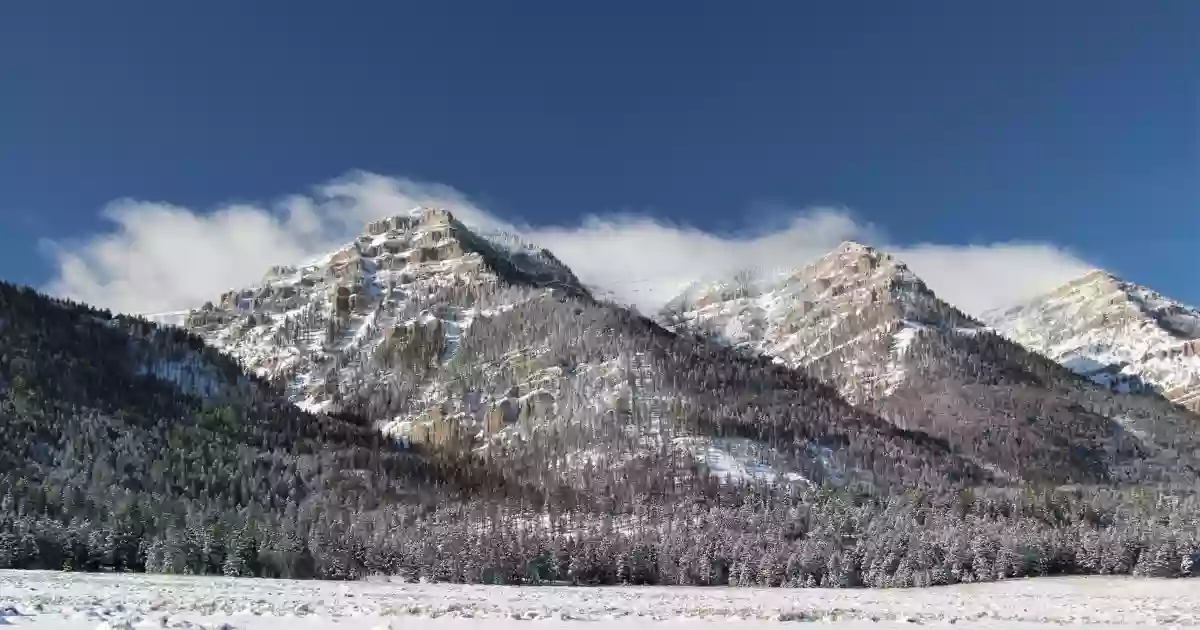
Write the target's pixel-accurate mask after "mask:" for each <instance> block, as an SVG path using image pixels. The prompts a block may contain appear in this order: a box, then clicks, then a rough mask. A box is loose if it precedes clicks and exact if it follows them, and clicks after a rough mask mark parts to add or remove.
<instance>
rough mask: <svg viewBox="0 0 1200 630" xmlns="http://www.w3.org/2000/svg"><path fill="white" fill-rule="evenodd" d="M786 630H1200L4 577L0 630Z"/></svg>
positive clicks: (1141, 590)
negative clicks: (786, 629) (721, 628)
mask: <svg viewBox="0 0 1200 630" xmlns="http://www.w3.org/2000/svg"><path fill="white" fill-rule="evenodd" d="M795 622H816V623H820V624H822V625H832V626H837V627H838V628H840V629H842V630H851V629H853V630H858V629H862V628H873V629H876V630H885V629H891V628H902V627H904V628H907V627H911V626H913V625H942V626H949V625H951V624H953V625H955V626H959V627H966V628H974V629H979V630H983V629H991V628H1028V629H1030V630H1034V629H1036V628H1044V627H1046V626H1047V625H1072V626H1086V627H1105V628H1132V627H1139V626H1151V625H1153V626H1162V627H1200V580H1173V581H1158V580H1143V579H1133V578H1040V579H1034V580H1018V581H1009V582H1000V583H991V584H976V585H964V586H956V587H946V588H932V589H920V590H907V589H905V590H899V589H898V590H825V589H806V590H784V589H772V590H764V589H738V588H667V587H645V588H639V587H623V588H570V587H524V588H520V587H487V586H460V585H432V584H404V583H401V582H397V581H389V580H387V579H386V578H381V579H376V580H368V581H363V582H357V583H342V582H292V581H285V580H258V579H229V578H209V577H182V576H164V575H111V574H78V573H55V572H40V571H0V625H3V626H11V630H23V629H24V628H28V629H29V630H36V629H42V630H141V629H145V630H149V629H150V628H179V629H183V630H201V629H204V630H231V629H236V630H324V629H327V628H345V629H346V630H359V629H361V630H400V629H401V628H418V629H419V628H432V629H441V630H452V629H455V628H463V629H465V628H476V627H480V626H484V627H487V628H491V629H493V630H500V629H501V628H503V629H504V630H511V629H512V628H514V627H515V628H521V627H528V626H529V624H533V626H534V627H542V628H552V627H560V626H565V625H570V626H575V627H581V626H586V627H591V628H595V629H596V630H608V629H616V628H626V629H627V628H631V627H635V626H636V627H642V626H657V627H663V628H670V627H683V626H686V627H689V628H693V627H706V626H712V625H713V624H719V625H726V624H730V623H733V624H735V625H736V626H737V627H741V628H758V627H766V626H772V627H777V626H779V625H780V624H784V623H795ZM4 630H9V628H5V629H4Z"/></svg>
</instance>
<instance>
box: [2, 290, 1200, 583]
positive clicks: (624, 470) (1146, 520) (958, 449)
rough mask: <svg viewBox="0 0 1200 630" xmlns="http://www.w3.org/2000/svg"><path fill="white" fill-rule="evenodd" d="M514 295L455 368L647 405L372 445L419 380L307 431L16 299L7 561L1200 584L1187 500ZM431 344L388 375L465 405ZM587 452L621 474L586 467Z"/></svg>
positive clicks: (349, 388) (12, 297) (139, 330)
mask: <svg viewBox="0 0 1200 630" xmlns="http://www.w3.org/2000/svg"><path fill="white" fill-rule="evenodd" d="M514 290H515V289H514ZM532 295H533V294H532V293H531V294H530V296H532ZM527 297H529V296H527ZM472 299H483V300H486V299H489V298H488V296H486V295H485V296H477V297H473V298H472ZM523 304H524V305H523V306H521V307H519V308H516V309H513V310H510V311H508V312H506V313H504V314H502V315H499V316H497V317H494V318H491V319H489V320H487V321H486V322H483V323H477V324H476V325H477V326H480V329H479V331H478V332H479V334H476V335H474V336H472V337H468V338H467V339H465V340H464V341H463V347H462V348H460V349H458V352H460V353H463V354H464V355H466V356H470V357H472V358H473V360H478V361H480V362H483V363H486V362H487V361H494V360H495V359H497V358H498V357H502V356H504V355H505V353H507V352H509V351H510V350H511V347H512V346H514V345H528V344H530V343H535V342H536V343H539V344H542V345H545V346H546V347H547V348H549V350H548V351H547V352H546V353H545V354H543V355H542V356H543V358H542V360H543V361H548V362H557V363H558V364H559V365H560V367H561V369H563V370H565V371H567V372H570V370H572V369H574V368H573V366H577V365H581V364H586V363H589V362H591V363H595V362H596V361H601V360H617V361H618V364H619V365H624V369H625V370H626V372H625V373H624V374H625V375H626V376H623V377H622V378H625V379H626V380H627V381H628V386H627V391H629V392H632V393H631V395H630V399H629V402H628V403H627V404H625V403H623V404H622V405H620V406H619V407H618V408H617V409H616V410H615V411H614V410H613V409H604V410H596V409H595V406H594V405H590V404H589V401H590V400H591V398H592V397H593V396H592V393H590V392H589V391H588V390H587V389H586V388H584V387H583V385H579V386H578V388H577V389H574V390H569V391H564V392H560V393H559V395H558V400H559V401H560V403H563V402H564V401H565V403H566V404H565V405H563V406H562V407H561V408H560V412H559V413H560V414H562V415H563V416H564V417H567V419H568V420H569V422H565V423H563V424H562V425H555V426H556V427H558V428H555V429H554V430H552V431H547V432H542V433H537V434H535V435H532V436H531V437H528V438H527V439H524V440H518V441H515V442H509V443H505V444H503V445H497V446H494V447H493V448H490V449H488V450H484V451H480V450H478V449H473V448H456V447H454V446H453V445H452V444H451V445H447V444H441V445H438V446H435V445H432V444H415V443H412V442H406V441H403V440H396V439H390V438H388V437H385V435H384V434H382V433H380V431H379V430H378V429H377V427H376V426H375V425H374V424H373V423H374V419H375V418H377V417H379V416H380V415H381V414H384V415H386V414H390V413H394V412H396V411H398V410H399V408H400V407H403V405H405V404H407V403H405V402H403V401H404V400H407V395H406V394H405V392H406V390H405V389H404V388H405V387H412V386H413V385H412V384H411V383H409V384H405V383H403V382H398V381H392V382H390V383H387V384H385V385H378V384H372V383H370V382H368V381H367V380H366V379H364V380H363V381H362V382H360V383H349V384H344V385H345V387H343V389H344V391H345V392H349V398H350V400H347V401H346V404H345V405H343V410H342V411H341V412H339V413H334V414H328V415H326V414H319V415H314V414H309V413H306V412H304V411H302V410H301V409H299V408H297V407H296V406H295V405H293V404H292V403H291V402H289V400H288V399H287V398H286V397H285V396H284V395H283V393H282V392H281V388H280V385H279V384H278V383H270V382H267V381H264V380H261V379H259V378H257V377H255V376H251V375H249V374H247V373H246V372H245V371H243V370H242V368H241V367H239V365H238V363H237V362H236V361H235V360H233V359H232V358H230V357H228V356H226V355H224V354H222V353H220V352H218V351H217V350H214V349H212V348H210V347H207V346H206V345H205V344H204V342H203V341H202V340H201V339H200V338H199V337H196V336H194V335H192V334H190V333H188V332H186V331H184V330H182V329H179V328H170V327H159V326H156V325H155V324H152V323H149V322H147V321H145V320H141V319H137V318H130V317H124V316H114V315H112V314H111V313H109V312H106V311H100V310H96V309H93V308H90V307H88V306H85V305H82V304H78V303H72V302H67V301H60V300H56V299H51V298H48V297H45V296H42V295H39V294H38V293H36V292H34V291H33V290H31V289H25V288H19V287H15V286H12V285H8V284H0V568H36V569H66V570H76V571H152V572H165V573H179V574H212V575H231V576H272V577H289V578H324V579H355V578H360V577H364V576H367V575H371V574H380V573H382V574H391V575H401V576H406V577H409V578H411V579H426V580H430V581H449V582H470V583H503V584H540V583H549V582H567V583H573V584H623V583H628V584H669V585H757V586H783V587H815V586H826V587H830V586H831V587H861V586H885V587H903V586H928V585H938V584H952V583H960V582H978V581H991V580H997V579H1004V578H1009V577H1022V576H1036V575H1059V574H1136V575H1145V576H1157V577H1185V576H1190V575H1200V498H1198V497H1197V495H1196V493H1195V492H1194V484H1188V483H1181V482H1178V481H1174V482H1172V483H1166V482H1161V483H1160V482H1139V483H1127V482H1123V481H1121V482H1119V481H1118V480H1114V479H1111V478H1109V477H1108V476H1106V475H1103V474H1094V475H1093V474H1090V473H1089V472H1088V471H1091V470H1095V468H1094V464H1095V462H1094V461H1092V460H1091V459H1089V460H1088V461H1087V462H1085V463H1083V464H1079V467H1078V471H1082V472H1078V473H1075V474H1074V476H1071V477H1070V478H1069V479H1065V480H1064V479H1053V478H1043V479H1037V480H1034V481H1029V480H1022V479H1019V478H1013V477H1012V476H1010V475H1000V474H995V473H994V472H992V471H991V468H990V467H989V466H985V465H982V462H981V460H980V457H981V456H982V455H981V454H986V450H980V451H978V452H972V451H970V450H969V449H964V448H963V447H962V446H961V445H955V444H951V443H949V442H947V441H946V440H942V439H939V438H935V437H931V436H930V435H927V434H925V433H921V432H919V431H914V430H902V429H898V428H896V427H895V426H893V425H891V424H889V423H887V422H885V421H883V420H882V419H880V418H879V417H876V416H874V415H872V414H871V413H870V412H867V411H862V410H860V409H858V408H855V407H851V406H850V405H848V404H846V403H844V402H843V401H841V399H840V398H838V397H837V395H836V392H834V390H832V389H830V388H828V387H826V386H824V385H822V384H821V383H820V382H818V381H815V380H813V379H810V378H808V377H807V376H804V375H803V374H801V373H799V372H797V371H793V370H788V369H786V368H783V367H780V366H776V365H773V364H771V363H770V362H768V361H762V360H757V359H754V358H752V357H745V356H742V355H740V354H737V353H735V352H733V351H731V350H726V349H721V348H715V347H712V346H710V345H707V344H704V343H702V342H701V341H700V340H697V339H694V338H691V337H688V336H686V335H675V334H673V333H669V332H667V331H665V330H663V329H661V328H658V327H657V326H656V325H654V324H653V323H651V322H649V321H645V320H642V319H640V318H638V317H636V316H633V315H631V314H629V313H627V312H624V311H622V310H620V309H616V308H615V307H610V306H607V305H603V304H597V303H593V302H590V301H589V300H586V299H583V298H580V297H578V296H569V295H555V296H543V297H541V298H537V299H534V298H533V297H530V299H528V300H526V301H525V302H523ZM489 327H490V328H489ZM440 338H441V337H437V336H433V337H430V339H440ZM488 339H503V340H505V341H504V342H503V343H500V342H496V344H494V345H488V344H489V342H487V341H485V340H488ZM426 342H429V339H426V338H424V337H422V336H421V335H413V336H412V337H411V338H408V339H406V340H405V341H404V342H403V343H401V344H400V346H401V347H400V348H399V349H398V350H397V351H396V352H393V353H390V354H388V355H387V356H383V357H379V361H380V362H381V363H385V362H386V363H388V364H390V365H392V366H393V367H394V366H395V364H396V363H397V362H399V363H400V364H411V366H412V367H411V368H410V369H408V370H406V371H405V370H401V372H403V373H407V374H422V371H423V370H435V371H437V370H443V371H452V370H456V371H457V372H456V373H457V374H459V375H460V376H459V377H458V378H457V379H454V380H453V382H454V383H458V387H459V388H460V390H454V391H451V392H450V394H448V395H450V396H452V397H456V399H460V398H462V397H464V396H467V395H468V394H469V393H470V391H471V390H472V387H474V386H473V385H472V378H475V377H471V376H470V375H469V374H468V373H469V372H470V369H469V367H470V366H465V367H464V366H463V365H462V364H461V363H462V362H461V361H459V362H458V363H455V362H447V363H446V364H445V365H440V366H439V365H438V363H437V361H436V356H437V355H438V352H439V350H440V349H438V348H434V349H432V350H429V351H423V350H422V344H424V343H426ZM430 343H432V342H430ZM426 350H428V349H426ZM622 361H623V363H621V362H622ZM431 366H432V367H431ZM426 376H427V375H422V376H421V378H425V377H426ZM626 377H627V378H626ZM413 378H417V377H415V376H414V377H413ZM506 378H507V377H503V376H501V377H489V379H485V380H488V382H489V383H491V385H489V386H497V387H498V386H503V387H506V388H507V387H511V386H512V383H510V382H509V380H511V381H512V382H513V383H516V382H519V381H520V379H517V378H515V377H513V378H511V379H508V380H506ZM572 382H575V383H582V382H583V381H581V380H580V381H572ZM497 383H499V385H497ZM480 386H481V387H482V385H480ZM639 393H640V396H639V395H638V394H639ZM684 399H686V400H687V401H691V402H688V403H684V402H676V403H674V404H671V403H670V402H669V401H671V400H676V401H680V400H684ZM664 401H668V402H664ZM696 401H699V404H698V403H697V402H696ZM563 427H567V428H563ZM629 427H634V430H633V433H634V435H633V436H632V437H631V434H630V433H631V430H630V429H629ZM651 428H653V429H654V430H655V431H658V432H659V433H658V434H656V435H660V434H661V433H662V432H664V431H669V432H671V435H670V436H669V437H672V438H677V437H680V436H693V437H694V436H720V437H723V438H725V437H728V438H738V439H749V440H754V441H756V442H757V443H761V444H765V445H767V446H769V447H770V449H771V453H772V455H771V457H772V458H774V459H775V460H776V461H777V462H784V463H788V464H790V465H791V466H792V467H793V468H794V469H797V470H800V471H803V472H804V477H805V478H806V479H807V480H808V481H807V482H805V483H791V484H782V483H767V482H763V481H753V480H750V481H736V480H730V481H723V480H720V479H718V478H717V477H714V476H713V475H712V474H709V471H708V470H706V464H705V462H704V461H703V460H702V459H698V458H694V457H688V456H686V455H684V454H681V453H680V452H679V451H678V450H677V449H673V448H667V447H661V446H660V447H657V448H656V447H650V448H647V447H645V444H646V442H645V440H644V439H643V438H645V436H646V435H648V434H649V432H650V429H651ZM1089 430H1090V429H1089ZM660 437H661V435H660ZM1054 439H1059V438H1058V437H1055V438H1054ZM668 442H669V440H666V439H659V440H658V441H657V442H654V444H660V445H661V444H667V443H668ZM1056 444H1057V443H1056ZM581 445H582V446H586V447H587V448H588V449H591V450H592V451H599V452H600V455H601V456H598V458H597V459H596V461H597V462H604V463H605V465H603V466H602V465H598V464H596V463H593V462H592V461H590V460H589V461H588V462H584V463H583V464H579V463H578V462H577V461H575V460H574V459H572V458H571V457H568V455H569V454H570V453H575V452H577V451H578V447H580V446H581ZM1057 445H1058V446H1059V447H1061V448H1062V450H1064V451H1065V452H1067V453H1068V454H1069V455H1070V456H1072V457H1077V458H1085V459H1086V458H1093V457H1100V455H1095V454H1093V453H1091V452H1090V451H1089V452H1086V453H1081V452H1077V451H1073V450H1072V449H1071V448H1070V446H1069V445H1062V444H1057ZM814 448H820V449H825V451H822V452H829V453H833V455H832V456H830V457H826V458H819V457H814V456H813V453H814ZM1126 455H1127V454H1126ZM1126 455H1122V456H1126ZM611 462H620V465H609V464H610V463H611Z"/></svg>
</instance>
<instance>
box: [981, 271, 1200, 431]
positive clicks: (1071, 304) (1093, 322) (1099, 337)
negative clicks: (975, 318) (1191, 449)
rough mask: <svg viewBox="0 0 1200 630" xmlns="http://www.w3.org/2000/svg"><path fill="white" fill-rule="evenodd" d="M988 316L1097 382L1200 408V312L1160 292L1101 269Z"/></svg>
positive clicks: (994, 323)
mask: <svg viewBox="0 0 1200 630" xmlns="http://www.w3.org/2000/svg"><path fill="white" fill-rule="evenodd" d="M984 319H985V320H986V321H987V322H988V323H990V324H991V325H992V326H994V327H995V328H996V330H997V331H999V332H1000V333H1002V334H1004V335H1005V336H1007V337H1010V338H1011V339H1013V340H1015V341H1017V342H1019V343H1021V344H1022V345H1024V346H1026V347H1028V348H1030V349H1032V350H1034V351H1036V352H1040V353H1042V354H1045V355H1046V356H1048V357H1050V358H1052V359H1054V360H1056V361H1059V362H1060V363H1062V364H1063V365H1065V366H1067V367H1068V368H1070V369H1072V370H1074V371H1075V372H1077V373H1078V374H1080V375H1082V376H1084V377H1086V378H1088V379H1090V380H1092V381H1094V382H1096V383H1099V384H1101V385H1104V386H1106V387H1110V388H1112V389H1113V390H1115V391H1140V390H1145V389H1151V390H1155V391H1158V392H1161V393H1162V395H1163V396H1165V397H1166V398H1168V399H1169V400H1171V401H1173V402H1175V403H1177V404H1180V405H1184V406H1187V407H1189V408H1191V409H1192V410H1200V311H1197V310H1196V309H1194V308H1191V307H1188V306H1185V305H1183V304H1180V303H1179V302H1176V301H1174V300H1171V299H1169V298H1166V297H1164V296H1162V295H1161V294H1159V293H1156V292H1155V291H1152V290H1150V289H1147V288H1145V287H1142V286H1138V285H1136V284H1133V283H1131V282H1126V281H1124V280H1121V279H1120V278H1117V277H1114V276H1113V275H1111V274H1109V273H1107V272H1104V271H1100V270H1095V271H1092V272H1090V273H1088V274H1086V275H1084V276H1082V277H1080V278H1078V279H1076V280H1073V281H1071V282H1068V283H1067V284H1065V285H1063V286H1061V287H1059V288H1058V289H1056V290H1054V291H1052V292H1050V293H1048V294H1046V295H1043V296H1040V297H1038V298H1035V299H1033V300H1031V301H1029V302H1028V303H1026V304H1021V305H1019V306H1016V307H1013V308H1010V309H1004V310H999V311H994V312H991V313H988V314H985V315H984Z"/></svg>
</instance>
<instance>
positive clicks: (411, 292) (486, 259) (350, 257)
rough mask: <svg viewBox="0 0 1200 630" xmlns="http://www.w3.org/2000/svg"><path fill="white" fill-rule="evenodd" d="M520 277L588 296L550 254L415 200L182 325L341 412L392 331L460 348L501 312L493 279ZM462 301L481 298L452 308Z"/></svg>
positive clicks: (520, 282)
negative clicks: (350, 382)
mask: <svg viewBox="0 0 1200 630" xmlns="http://www.w3.org/2000/svg"><path fill="white" fill-rule="evenodd" d="M514 285H515V286H521V287H525V288H526V289H528V290H529V291H532V292H534V293H536V292H538V291H563V292H566V293H569V294H573V295H587V290H586V289H585V288H584V287H583V285H582V284H580V282H579V280H578V279H577V278H576V277H575V275H574V274H573V273H572V272H571V270H570V269H568V268H567V267H566V266H565V265H563V264H562V263H561V262H560V261H559V260H558V259H557V258H555V257H554V255H553V254H551V253H550V252H548V251H546V250H544V249H540V248H537V247H536V246H533V245H532V244H529V243H526V242H524V241H522V240H521V239H519V238H516V237H513V236H510V235H506V234H502V233H498V232H497V233H487V232H477V231H474V230H472V229H471V228H469V227H467V226H466V225H464V224H462V223H461V222H459V221H458V220H457V219H456V218H455V216H454V215H453V214H452V213H450V212H449V211H447V210H443V209H439V208H415V209H413V210H412V211H410V212H408V213H405V214H400V215H396V216H392V217H387V218H383V219H379V220H377V221H371V222H369V223H367V225H366V226H365V227H364V228H363V232H362V234H360V235H359V236H358V237H357V238H355V239H354V240H353V241H351V242H350V243H347V244H346V245H344V246H342V247H340V248H338V249H336V250H334V251H331V252H328V253H326V254H324V255H322V256H319V257H317V258H315V259H313V260H309V261H306V262H304V263H302V264H299V265H280V266H275V267H272V268H270V269H268V270H267V272H266V274H265V275H264V276H263V279H262V281H261V282H260V283H259V284H258V285H256V286H253V287H249V288H244V289H236V290H231V291H228V292H226V293H225V294H223V295H221V296H220V297H219V298H217V300H216V301H215V302H208V303H206V304H205V305H204V306H202V307H201V308H199V309H195V310H192V311H190V312H189V313H188V314H187V316H186V321H184V322H183V325H184V326H185V327H186V328H189V329H190V330H192V331H193V332H196V333H198V334H200V335H201V336H203V337H204V338H205V340H206V341H207V342H208V343H210V344H211V345H214V346H216V347H218V348H221V349H223V350H225V351H226V352H229V353H230V354H232V355H233V356H235V357H236V358H238V359H239V360H240V361H241V362H242V363H243V365H245V366H246V368H247V369H249V370H252V371H254V372H257V373H258V374H259V375H261V376H264V377H267V378H272V379H275V380H277V381H278V382H279V383H281V384H285V385H286V386H287V388H288V394H289V397H290V398H292V399H293V400H296V401H298V402H300V403H301V404H302V406H305V407H307V408H309V409H314V410H317V409H336V408H337V401H338V398H339V390H340V389H341V385H340V384H339V379H338V374H339V371H340V370H341V368H343V367H345V366H348V365H352V364H361V363H363V362H365V361H367V360H368V358H369V357H372V356H375V355H376V353H378V352H379V351H380V348H381V347H384V346H386V345H387V344H389V343H391V342H392V340H393V339H395V338H399V337H404V338H406V339H407V338H409V337H411V336H412V335H414V334H416V335H418V336H420V335H421V334H425V333H429V334H433V331H436V332H437V334H439V335H443V336H445V343H444V348H445V351H446V352H451V353H452V352H453V351H454V348H456V347H457V340H458V335H460V334H461V331H462V330H464V329H465V328H467V327H469V326H470V325H471V322H472V321H473V320H474V318H475V317H477V316H479V315H480V314H486V312H487V311H488V309H489V308H491V309H496V308H504V306H505V305H504V304H498V303H497V304H493V303H492V302H491V297H492V296H494V295H495V293H496V289H497V287H500V286H514ZM448 296H452V297H448ZM463 301H466V302H470V303H473V304H475V306H474V307H473V308H468V309H459V308H446V307H445V305H446V304H447V303H456V304H457V303H461V302H463ZM418 329H419V331H418ZM414 331H416V332H414ZM420 331H425V332H420Z"/></svg>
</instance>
